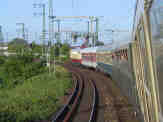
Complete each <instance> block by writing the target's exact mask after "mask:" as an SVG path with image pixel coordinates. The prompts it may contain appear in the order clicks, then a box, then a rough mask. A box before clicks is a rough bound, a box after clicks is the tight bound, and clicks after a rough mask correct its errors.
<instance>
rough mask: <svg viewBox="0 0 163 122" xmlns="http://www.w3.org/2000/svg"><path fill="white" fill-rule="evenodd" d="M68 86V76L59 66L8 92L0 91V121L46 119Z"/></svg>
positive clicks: (18, 121) (69, 84)
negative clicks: (50, 72)
mask: <svg viewBox="0 0 163 122" xmlns="http://www.w3.org/2000/svg"><path fill="white" fill-rule="evenodd" d="M70 87H71V75H70V74H69V73H68V72H67V71H66V70H65V69H63V68H62V67H57V70H56V73H55V74H51V75H49V74H48V73H44V74H40V75H38V76H34V77H32V78H30V79H28V80H26V81H25V82H24V83H23V84H22V85H17V87H16V88H14V89H11V90H5V89H3V91H2V92H0V98H1V100H0V108H1V109H0V122H29V121H38V120H42V119H46V118H48V117H49V116H50V115H52V114H53V113H54V112H55V111H56V110H57V109H58V108H59V107H60V103H59V98H60V97H61V96H64V93H65V92H66V90H67V89H68V88H70Z"/></svg>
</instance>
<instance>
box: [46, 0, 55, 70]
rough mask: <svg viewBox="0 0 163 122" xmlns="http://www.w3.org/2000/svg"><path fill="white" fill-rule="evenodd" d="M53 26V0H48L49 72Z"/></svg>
mask: <svg viewBox="0 0 163 122" xmlns="http://www.w3.org/2000/svg"><path fill="white" fill-rule="evenodd" d="M53 26H54V25H53V0H49V41H48V55H47V60H48V66H49V73H50V72H51V66H50V59H51V58H50V53H51V44H52V40H53ZM54 69H55V68H54Z"/></svg>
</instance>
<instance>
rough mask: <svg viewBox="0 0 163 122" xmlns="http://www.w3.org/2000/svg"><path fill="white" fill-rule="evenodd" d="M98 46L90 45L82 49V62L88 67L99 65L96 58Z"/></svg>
mask: <svg viewBox="0 0 163 122" xmlns="http://www.w3.org/2000/svg"><path fill="white" fill-rule="evenodd" d="M97 48H98V47H90V48H85V49H82V50H81V55H82V61H81V64H82V65H84V66H87V67H92V68H96V67H97V60H96V56H97V55H96V53H97Z"/></svg>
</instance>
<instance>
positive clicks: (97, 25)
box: [95, 17, 99, 43]
mask: <svg viewBox="0 0 163 122" xmlns="http://www.w3.org/2000/svg"><path fill="white" fill-rule="evenodd" d="M95 21H96V41H98V33H99V19H98V18H97V17H96V20H95ZM95 43H96V42H95Z"/></svg>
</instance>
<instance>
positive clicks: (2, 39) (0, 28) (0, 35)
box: [0, 25, 4, 43]
mask: <svg viewBox="0 0 163 122" xmlns="http://www.w3.org/2000/svg"><path fill="white" fill-rule="evenodd" d="M3 41H4V38H3V33H2V26H1V25H0V43H2V42H3Z"/></svg>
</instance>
